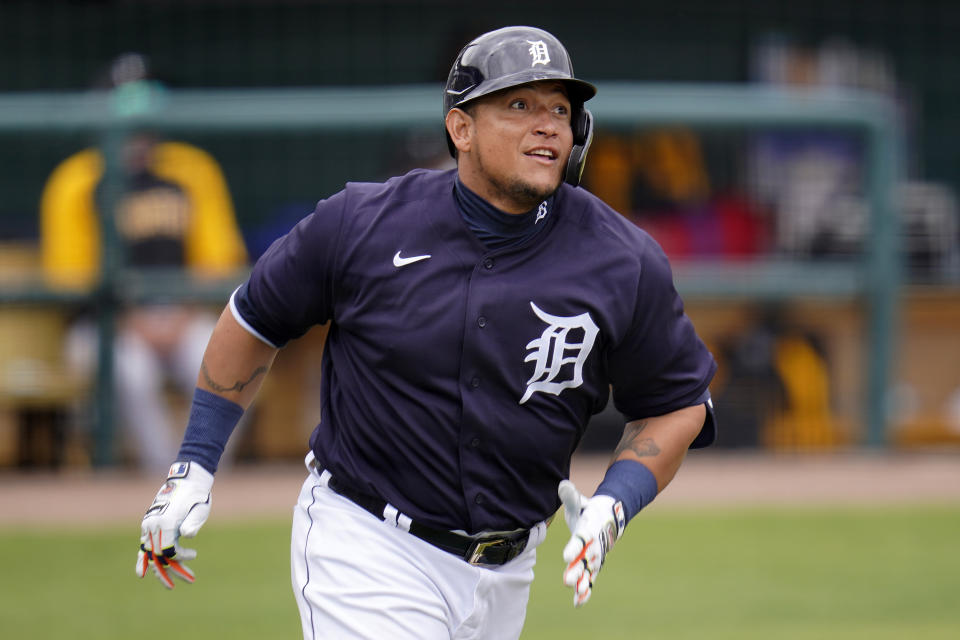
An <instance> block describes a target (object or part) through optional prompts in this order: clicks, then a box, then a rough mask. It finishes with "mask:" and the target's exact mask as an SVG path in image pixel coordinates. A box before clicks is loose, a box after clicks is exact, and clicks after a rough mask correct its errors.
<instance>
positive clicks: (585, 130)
mask: <svg viewBox="0 0 960 640" xmlns="http://www.w3.org/2000/svg"><path fill="white" fill-rule="evenodd" d="M571 127H572V128H573V149H571V151H570V158H569V159H568V160H567V171H566V174H564V177H563V180H564V182H566V183H567V184H569V185H571V186H574V187H576V186H577V185H579V184H580V177H581V176H582V175H583V166H584V165H585V164H586V162H587V152H588V151H589V150H590V143H591V142H593V114H592V113H590V110H589V109H587V108H586V107H580V109H578V110H577V112H576V113H575V114H574V119H573V122H572V123H571Z"/></svg>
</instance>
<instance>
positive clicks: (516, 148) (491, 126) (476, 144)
mask: <svg viewBox="0 0 960 640" xmlns="http://www.w3.org/2000/svg"><path fill="white" fill-rule="evenodd" d="M472 111H473V114H472V119H473V126H472V127H471V146H470V151H469V153H468V154H466V157H465V158H464V162H461V164H460V178H461V180H463V181H464V184H466V185H467V187H469V188H470V189H471V190H473V191H474V192H475V193H477V194H478V195H480V196H481V197H483V198H484V199H486V200H487V201H488V202H490V203H491V204H493V205H494V206H496V207H498V208H500V209H502V210H503V211H507V212H509V213H524V212H526V211H530V210H531V209H533V208H534V207H536V206H537V205H538V204H539V203H540V202H542V201H543V200H544V199H546V198H547V197H549V196H550V195H551V194H552V193H553V192H554V191H556V190H557V188H558V187H559V186H560V182H561V181H562V179H563V174H564V171H565V169H566V166H567V158H568V157H569V156H570V150H571V148H572V146H573V131H572V130H571V128H570V100H569V99H568V98H567V94H566V90H565V88H564V86H563V84H561V83H559V82H552V81H542V82H534V83H531V84H527V85H521V86H519V87H513V88H511V89H507V90H504V91H500V92H497V93H494V94H491V95H490V96H485V97H484V98H482V99H481V100H480V101H478V103H477V104H476V107H475V108H474V109H473V110H472Z"/></svg>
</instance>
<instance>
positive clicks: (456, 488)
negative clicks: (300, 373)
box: [137, 27, 716, 640]
mask: <svg viewBox="0 0 960 640" xmlns="http://www.w3.org/2000/svg"><path fill="white" fill-rule="evenodd" d="M595 93H596V89H595V88H594V87H593V86H592V85H591V84H589V83H587V82H584V81H582V80H578V79H576V78H575V77H574V75H573V68H572V66H571V62H570V58H569V56H568V54H567V52H566V50H565V49H564V47H563V45H562V44H561V43H560V42H559V41H558V40H557V39H556V38H555V37H553V36H552V35H550V34H549V33H547V32H545V31H542V30H540V29H534V28H530V27H508V28H504V29H499V30H497V31H492V32H490V33H486V34H484V35H482V36H480V37H478V38H477V39H475V40H474V41H472V42H470V43H469V44H468V45H467V46H466V47H465V48H464V49H463V50H462V51H461V52H460V54H459V55H458V57H457V58H456V61H455V62H454V64H453V68H452V69H451V71H450V75H449V79H448V81H447V84H446V87H445V90H444V96H443V103H444V114H445V125H446V133H447V141H448V143H449V147H450V151H451V153H452V154H453V155H454V157H455V158H456V160H457V168H456V169H453V170H449V171H428V170H414V171H412V172H410V173H408V174H406V175H404V176H400V177H396V178H393V179H391V180H388V181H387V182H385V183H383V184H369V183H350V184H347V186H346V187H345V188H344V189H343V190H342V191H340V192H339V193H336V194H335V195H333V196H331V197H329V198H328V199H326V200H322V201H321V202H320V203H319V204H318V205H317V207H316V210H315V211H314V212H313V213H312V214H311V215H309V216H307V217H306V218H304V219H303V220H302V221H301V222H300V223H299V224H298V225H297V226H296V227H295V228H294V229H293V230H292V231H291V232H290V233H289V234H287V235H286V236H285V237H283V238H281V239H279V240H277V241H276V242H275V243H274V244H273V246H272V247H271V248H270V249H269V250H268V251H267V252H266V254H265V255H264V256H263V257H262V258H261V259H260V260H259V261H258V262H257V264H256V265H255V267H254V269H253V272H252V274H251V276H250V278H249V280H248V281H247V282H245V283H244V284H243V285H242V286H241V287H240V288H239V289H237V291H236V292H235V293H234V294H233V296H232V297H231V299H230V303H229V305H228V307H227V308H226V309H225V310H224V312H223V314H222V316H221V318H220V321H219V324H218V326H217V328H216V330H215V332H214V334H213V337H212V338H211V340H210V343H209V345H208V346H207V349H206V352H205V354H204V358H203V365H202V367H201V371H200V375H199V377H198V384H197V390H196V392H195V397H194V402H193V407H192V410H191V415H190V419H189V423H188V425H187V429H186V433H185V435H184V439H183V443H182V446H181V449H180V452H179V459H178V460H177V461H176V462H175V463H174V464H173V466H172V467H171V469H170V474H169V478H168V479H167V481H166V483H164V485H163V486H162V488H161V489H160V492H159V493H158V494H157V496H156V499H155V500H154V501H153V504H152V505H151V506H150V508H149V509H148V511H147V514H146V516H145V517H144V519H143V524H142V537H141V545H140V552H139V555H138V558H137V573H138V575H140V576H141V577H142V576H143V575H145V574H146V573H147V570H148V569H149V568H151V567H152V568H153V570H154V572H155V573H156V575H157V576H158V577H159V578H160V580H161V581H162V582H163V583H164V584H165V585H166V586H167V587H171V588H172V587H173V578H174V577H180V578H183V579H184V580H186V581H187V582H193V579H194V577H193V573H192V572H191V571H190V569H188V568H187V567H186V566H185V565H184V564H183V561H185V560H190V559H192V558H194V557H195V555H196V553H195V551H193V550H189V549H185V548H183V547H182V546H181V543H182V541H183V538H189V537H192V536H194V535H196V533H197V531H198V530H199V528H200V526H201V525H202V524H203V523H204V521H205V520H206V518H207V515H208V513H209V510H210V490H211V487H212V484H213V477H214V473H215V472H216V470H217V462H218V458H219V456H220V453H221V452H222V450H223V447H224V444H225V442H226V440H227V438H228V436H229V435H230V432H231V430H232V428H233V426H234V425H235V424H236V422H237V420H238V419H239V418H240V416H241V414H242V413H243V411H244V408H245V407H246V406H248V404H249V403H250V402H251V400H252V398H253V396H254V394H255V392H256V389H257V387H258V386H259V385H260V382H261V381H262V379H263V376H264V375H265V373H266V372H267V370H268V369H269V367H270V364H271V362H272V360H273V358H274V355H275V354H276V352H277V350H278V349H279V348H281V347H282V346H283V345H284V344H285V343H286V342H288V341H289V340H291V339H293V338H296V337H297V336H300V335H302V334H303V333H304V332H305V331H307V329H308V328H309V327H311V326H313V325H315V324H318V323H325V322H328V321H329V322H330V330H329V337H328V342H327V345H326V348H325V350H324V353H323V369H322V371H323V374H322V380H321V388H320V389H319V393H320V397H321V402H322V412H323V415H322V416H321V419H320V422H319V424H318V425H317V427H316V429H315V430H314V431H313V433H312V435H311V437H310V443H309V444H310V450H309V453H308V454H307V457H306V465H307V468H308V470H309V473H308V476H307V479H306V481H305V482H304V484H303V488H302V490H301V492H300V497H299V500H298V502H297V505H296V507H295V511H294V517H293V535H292V542H291V564H292V581H293V590H294V594H295V597H296V601H297V604H298V606H299V610H300V615H301V619H302V623H303V634H304V637H305V638H384V637H390V638H410V639H414V638H415V639H417V640H424V639H427V640H434V639H441V638H442V639H453V638H456V639H467V638H491V639H495V640H502V639H505V638H517V637H518V636H519V635H520V631H521V629H522V626H523V621H524V615H525V610H526V605H527V600H528V595H529V590H530V584H531V582H532V580H533V566H534V560H535V556H536V551H535V550H536V547H537V545H538V544H539V543H540V542H541V541H542V540H543V539H544V536H545V534H546V528H547V524H548V523H549V521H550V520H551V518H552V516H553V514H554V513H555V512H556V511H557V510H558V508H559V507H560V506H561V504H562V505H563V507H564V511H565V515H566V522H567V525H568V526H569V528H570V532H571V535H570V538H569V541H568V542H567V544H566V546H565V548H564V550H563V558H562V566H561V563H560V561H561V558H556V559H555V561H556V562H557V573H558V574H561V573H562V578H563V581H564V582H565V583H566V584H567V585H569V586H570V587H571V588H572V589H573V601H574V604H575V605H577V606H579V605H582V604H584V603H585V602H587V600H588V599H589V598H590V596H591V593H592V590H593V586H594V584H595V581H596V579H597V574H598V572H599V571H600V568H601V566H602V565H603V563H604V560H605V558H606V556H607V554H608V553H609V551H610V549H611V548H612V547H613V545H614V543H615V542H616V541H617V540H618V539H619V538H620V537H621V536H622V535H623V531H624V527H625V526H626V524H627V522H629V521H630V519H631V518H632V517H633V516H634V515H636V514H637V512H639V511H640V510H641V509H642V508H643V507H644V506H645V505H647V504H649V503H650V501H651V500H653V499H654V497H655V496H656V495H657V493H658V491H660V490H662V489H663V487H664V486H666V484H667V483H668V482H669V481H670V480H671V478H673V476H674V474H675V473H676V471H677V468H678V467H679V465H680V463H681V461H682V460H683V457H684V454H685V453H686V451H687V449H688V448H690V447H698V446H704V445H707V444H709V443H710V442H711V441H712V440H713V438H714V433H715V427H714V422H713V418H712V411H711V409H710V401H709V393H708V384H709V382H710V380H711V378H712V376H713V374H714V371H715V368H716V365H715V363H714V360H713V358H712V357H711V355H710V353H709V352H708V351H707V349H706V348H705V347H704V344H703V343H702V342H701V340H700V339H699V338H698V337H697V335H696V333H695V331H694V329H693V327H692V325H691V323H690V321H689V319H688V318H687V316H686V315H685V314H684V312H683V305H682V303H681V300H680V298H679V297H678V295H677V293H676V291H675V290H674V287H673V284H672V279H671V273H670V268H669V265H668V263H667V260H666V258H665V256H664V254H663V252H662V251H661V250H660V249H659V247H658V246H657V244H656V243H655V242H654V241H653V240H652V239H651V238H650V237H649V236H648V235H647V234H645V233H644V232H643V231H641V230H640V229H638V228H636V227H635V226H633V225H631V224H630V223H629V222H627V221H626V220H625V219H624V218H623V217H622V216H620V215H619V214H617V213H616V212H614V211H613V210H611V209H610V208H609V207H607V206H606V205H605V204H604V203H603V202H601V201H600V200H599V199H597V198H596V197H594V196H592V195H591V194H589V193H588V192H586V191H585V190H583V189H581V188H578V187H577V186H576V185H577V184H578V182H579V179H580V175H581V172H582V169H583V163H584V160H585V158H586V155H587V149H588V147H589V144H590V139H591V135H592V127H593V123H592V116H591V114H590V112H589V111H588V110H587V109H586V108H585V107H584V103H585V102H586V101H587V100H589V99H590V98H591V97H593V95H594V94H595ZM611 387H612V390H613V402H614V404H615V405H616V407H617V409H619V410H620V411H621V412H622V413H623V414H624V415H625V417H626V427H625V429H624V434H623V438H622V440H621V442H620V444H619V445H618V447H617V449H616V452H615V455H614V462H613V463H612V465H611V466H610V468H609V469H608V470H607V473H606V476H605V478H604V480H603V482H602V484H601V485H600V486H599V488H598V489H597V491H596V494H595V495H594V496H593V497H590V498H588V497H586V496H584V495H582V494H580V492H579V491H578V490H577V489H576V488H575V487H574V486H573V485H572V484H571V483H570V482H569V480H568V477H569V470H570V459H571V455H572V454H573V452H574V450H575V449H576V447H577V443H578V442H579V440H580V438H581V436H582V435H583V432H584V430H585V428H586V426H587V423H588V421H589V419H590V416H591V415H593V414H595V413H597V412H599V411H600V410H602V409H603V407H604V405H605V404H606V402H607V400H608V397H609V395H610V389H611Z"/></svg>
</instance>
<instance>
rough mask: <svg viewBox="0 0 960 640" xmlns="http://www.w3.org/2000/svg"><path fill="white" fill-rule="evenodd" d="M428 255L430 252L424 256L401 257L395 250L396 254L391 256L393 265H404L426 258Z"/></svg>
mask: <svg viewBox="0 0 960 640" xmlns="http://www.w3.org/2000/svg"><path fill="white" fill-rule="evenodd" d="M429 257H430V254H427V255H425V256H410V257H409V258H401V257H400V252H399V251H397V254H396V255H395V256H393V266H395V267H405V266H407V265H408V264H412V263H414V262H420V261H421V260H426V259H427V258H429Z"/></svg>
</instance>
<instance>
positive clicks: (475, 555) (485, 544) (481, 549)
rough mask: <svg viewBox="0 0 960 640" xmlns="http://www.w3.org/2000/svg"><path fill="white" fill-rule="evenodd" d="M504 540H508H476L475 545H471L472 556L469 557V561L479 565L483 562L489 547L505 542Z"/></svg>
mask: <svg viewBox="0 0 960 640" xmlns="http://www.w3.org/2000/svg"><path fill="white" fill-rule="evenodd" d="M504 542H507V539H506V538H494V539H492V540H484V541H480V540H476V541H474V543H473V545H472V546H471V547H470V551H469V553H470V557H469V559H467V562H468V563H470V564H472V565H474V566H479V565H481V564H483V563H482V562H480V560H482V559H483V554H484V553H485V552H486V551H487V549H489V548H490V547H495V546H497V545H499V544H503V543H504Z"/></svg>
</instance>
